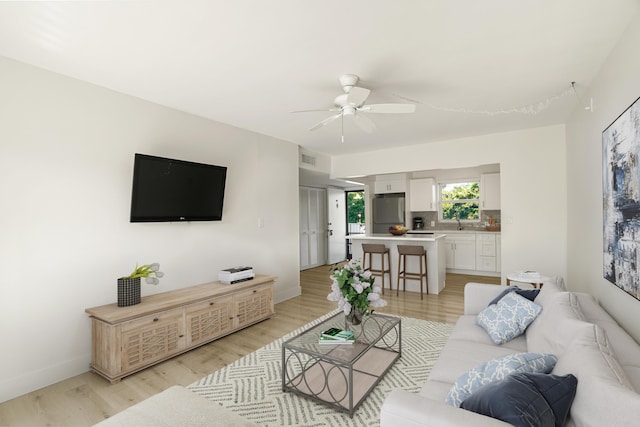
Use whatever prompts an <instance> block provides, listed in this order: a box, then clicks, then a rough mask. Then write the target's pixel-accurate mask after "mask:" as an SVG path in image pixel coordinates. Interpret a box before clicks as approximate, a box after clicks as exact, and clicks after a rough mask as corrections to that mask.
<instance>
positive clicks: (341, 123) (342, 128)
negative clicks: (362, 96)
mask: <svg viewBox="0 0 640 427" xmlns="http://www.w3.org/2000/svg"><path fill="white" fill-rule="evenodd" d="M340 128H341V129H340V133H341V136H342V143H343V144H344V114H341V115H340Z"/></svg>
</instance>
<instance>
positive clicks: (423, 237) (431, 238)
mask: <svg viewBox="0 0 640 427" xmlns="http://www.w3.org/2000/svg"><path fill="white" fill-rule="evenodd" d="M444 237H446V234H441V233H435V234H403V235H402V236H394V235H393V234H391V233H379V234H351V235H349V236H346V238H347V239H354V240H412V241H418V242H435V241H436V240H438V239H442V238H444Z"/></svg>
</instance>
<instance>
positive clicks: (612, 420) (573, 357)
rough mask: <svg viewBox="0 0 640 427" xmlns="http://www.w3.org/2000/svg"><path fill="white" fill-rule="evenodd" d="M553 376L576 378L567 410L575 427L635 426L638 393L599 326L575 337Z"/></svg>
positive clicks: (638, 412) (639, 395)
mask: <svg viewBox="0 0 640 427" xmlns="http://www.w3.org/2000/svg"><path fill="white" fill-rule="evenodd" d="M553 374H556V375H566V374H573V375H575V376H576V377H577V378H578V388H577V390H576V397H575V399H574V401H573V405H572V407H571V411H570V418H571V419H572V421H573V422H574V423H575V424H576V425H593V426H600V425H603V426H604V425H607V426H631V425H637V423H638V414H640V394H638V393H636V392H635V391H633V390H632V387H631V384H630V382H629V380H628V379H627V377H626V375H625V373H624V371H623V369H622V367H621V366H620V364H619V362H618V361H617V359H616V357H615V354H614V352H613V348H612V347H611V343H610V342H609V340H608V338H607V336H606V333H605V332H604V330H603V329H602V328H601V327H600V326H598V325H591V328H590V330H583V331H581V333H580V334H578V335H576V337H575V338H574V339H573V340H572V341H571V343H570V344H569V345H568V346H567V348H566V350H565V352H564V353H563V354H562V355H561V356H560V357H559V358H558V363H557V364H556V367H555V368H554V370H553Z"/></svg>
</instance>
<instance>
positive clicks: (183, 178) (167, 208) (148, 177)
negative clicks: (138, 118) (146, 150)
mask: <svg viewBox="0 0 640 427" xmlns="http://www.w3.org/2000/svg"><path fill="white" fill-rule="evenodd" d="M226 177H227V168H226V167H224V166H215V165H207V164H203V163H194V162H187V161H184V160H175V159H166V158H163V157H156V156H149V155H146V154H138V153H136V155H135V162H134V166H133V188H132V191H131V222H168V221H220V220H221V219H222V206H223V202H224V186H225V182H226Z"/></svg>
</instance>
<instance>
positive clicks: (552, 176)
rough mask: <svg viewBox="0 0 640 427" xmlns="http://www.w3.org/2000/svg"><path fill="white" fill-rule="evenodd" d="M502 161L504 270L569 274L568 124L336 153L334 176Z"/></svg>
mask: <svg viewBox="0 0 640 427" xmlns="http://www.w3.org/2000/svg"><path fill="white" fill-rule="evenodd" d="M493 163H499V164H500V185H501V193H502V207H501V218H502V276H503V278H504V276H505V274H506V273H508V272H511V271H517V270H538V271H540V272H543V273H545V274H547V275H552V276H554V275H560V276H565V275H566V248H567V240H566V221H567V211H566V174H565V168H566V147H565V128H564V126H550V127H544V128H536V129H528V130H523V131H517V132H508V133H500V134H493V135H484V136H477V137H471V138H464V139H457V140H450V141H442V142H438V143H430V144H422V145H416V146H412V147H404V148H394V149H393V150H381V151H372V152H369V153H364V154H363V153H361V154H357V155H345V156H337V157H334V158H333V171H332V175H333V176H334V177H350V176H358V175H374V174H384V173H395V172H411V171H421V170H429V169H451V168H466V167H474V166H479V165H484V164H493Z"/></svg>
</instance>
